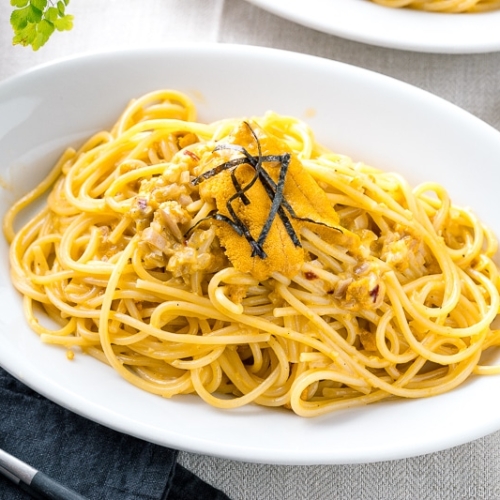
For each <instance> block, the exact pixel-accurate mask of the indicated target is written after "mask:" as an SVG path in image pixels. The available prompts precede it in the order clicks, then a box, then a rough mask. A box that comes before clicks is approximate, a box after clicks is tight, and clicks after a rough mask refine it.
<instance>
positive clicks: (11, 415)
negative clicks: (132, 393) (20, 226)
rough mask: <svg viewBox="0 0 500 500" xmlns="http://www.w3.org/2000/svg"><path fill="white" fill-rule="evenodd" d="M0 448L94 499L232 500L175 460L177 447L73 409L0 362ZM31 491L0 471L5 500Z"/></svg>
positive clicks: (25, 499) (24, 499) (21, 498)
mask: <svg viewBox="0 0 500 500" xmlns="http://www.w3.org/2000/svg"><path fill="white" fill-rule="evenodd" d="M0 448H2V449H3V450H4V451H6V452H7V453H10V454H11V455H13V456H15V457H17V458H19V459H21V460H23V461H24V462H26V463H28V464H29V465H31V466H32V467H34V468H36V469H38V470H40V471H42V472H44V473H45V474H46V475H48V476H50V477H52V478H53V479H55V480H57V481H59V482H60V483H62V484H64V485H65V486H68V487H69V488H71V489H73V490H75V491H77V492H78V493H80V494H81V495H83V496H85V497H87V498H88V499H89V500H94V499H95V500H196V499H203V500H228V497H227V496H226V495H225V494H224V493H222V492H221V491H220V490H217V489H216V488H213V487H212V486H210V485H209V484H207V483H206V482H204V481H202V480H201V479H200V478H198V477H197V476H195V475H194V474H193V473H191V472H190V471H188V470H187V469H185V468H184V467H182V466H181V465H179V464H177V455H178V451H176V450H172V449H169V448H165V447H162V446H158V445H154V444H151V443H147V442H145V441H142V440H140V439H136V438H133V437H130V436H127V435H125V434H121V433H119V432H116V431H113V430H111V429H108V428H106V427H103V426H102V425H99V424H96V423H94V422H91V421H90V420H87V419H85V418H83V417H80V416H78V415H75V414H74V413H72V412H70V411H68V410H66V409H64V408H62V407H60V406H58V405H56V404H55V403H53V402H51V401H49V400H48V399H46V398H44V397H43V396H40V395H39V394H37V393H36V392H34V391H32V390H31V389H29V388H28V387H26V386H25V385H23V384H22V383H21V382H19V381H18V380H16V379H14V378H13V377H12V376H10V375H9V374H8V373H7V372H5V371H4V370H3V369H1V368H0ZM30 498H31V497H30V496H29V495H28V494H27V493H24V492H23V491H22V490H20V489H19V488H18V487H17V486H15V485H14V484H13V483H11V482H10V481H9V480H8V479H6V478H4V477H3V476H0V499H1V500H29V499H30Z"/></svg>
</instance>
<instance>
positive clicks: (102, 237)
mask: <svg viewBox="0 0 500 500" xmlns="http://www.w3.org/2000/svg"><path fill="white" fill-rule="evenodd" d="M46 191H49V194H48V197H47V200H46V202H44V206H43V208H42V209H41V211H40V212H39V213H38V214H37V215H36V216H35V217H33V218H32V219H31V220H30V221H29V222H27V223H26V224H25V225H24V226H23V227H22V228H21V229H19V230H18V231H17V232H16V231H15V229H14V225H15V219H16V217H17V215H18V214H19V213H20V212H21V211H22V210H23V209H24V208H26V207H27V206H31V205H32V204H33V203H34V202H35V200H37V199H39V198H40V197H41V196H42V195H43V193H44V192H46ZM4 234H5V236H6V238H7V240H8V241H9V242H10V243H11V246H10V262H11V269H12V281H13V284H14V286H15V287H16V288H17V289H18V290H19V292H21V294H22V295H23V304H24V311H25V314H26V318H27V321H28V323H29V325H30V326H31V328H32V329H33V330H34V331H35V332H37V333H38V334H39V335H40V337H41V340H42V341H43V342H47V343H51V344H56V345H60V346H64V347H65V348H66V349H67V351H68V353H69V356H68V357H69V358H70V359H72V358H73V355H74V353H75V352H80V351H82V352H84V353H87V354H90V355H92V356H95V357H96V358H97V359H99V360H101V361H103V362H105V363H108V364H109V365H110V366H111V367H112V368H114V369H115V370H116V371H117V372H118V373H119V374H120V375H121V376H122V377H123V378H124V379H125V380H127V381H129V382H130V383H132V384H135V385H136V386H138V387H140V388H141V389H144V390H146V391H149V392H151V393H154V394H158V395H161V396H164V397H172V396H175V395H179V394H190V393H194V394H197V395H198V396H199V397H201V398H202V399H203V400H204V401H206V402H207V403H209V404H211V405H214V406H216V407H219V408H236V407H238V406H242V405H245V404H249V403H256V404H259V405H263V406H271V407H285V408H290V409H292V410H293V411H294V412H295V413H297V414H298V415H301V416H316V415H320V414H323V413H327V412H331V411H333V410H337V409H341V408H346V407H351V406H359V405H365V404H368V403H373V402H376V401H380V400H383V399H386V398H390V397H400V398H420V397H426V396H432V395H436V394H440V393H443V392H445V391H449V390H451V389H453V388H454V387H456V386H458V385H459V384H461V383H462V382H464V381H465V380H466V379H467V378H468V377H469V376H471V375H472V374H489V373H498V372H499V371H500V369H499V368H498V367H494V366H483V365H482V364H481V363H480V358H481V355H482V353H483V352H484V351H485V350H486V349H488V348H489V347H491V346H497V345H498V344H499V343H500V332H499V331H498V330H495V329H493V328H492V327H491V324H492V322H493V321H494V319H495V318H496V316H497V314H498V312H499V306H500V298H499V289H500V278H499V274H498V269H497V267H496V266H495V264H494V262H493V260H492V258H493V256H494V254H495V253H496V250H497V241H496V239H495V237H494V235H493V234H492V233H491V232H490V231H489V230H488V229H487V228H486V227H484V226H483V224H481V222H480V221H479V220H478V219H477V218H476V217H475V216H474V215H473V214H472V213H471V212H470V211H468V210H466V209H463V208H460V207H457V206H455V205H453V204H452V202H451V200H450V198H449V196H448V194H447V192H446V191H445V190H444V188H443V187H441V186H440V185H437V184H435V183H425V184H422V185H420V186H418V187H416V188H415V189H411V188H410V187H409V185H408V184H407V183H406V182H405V180H404V179H403V178H401V177H400V176H399V175H397V174H391V173H386V172H382V171H379V170H376V169H374V168H371V167H369V166H367V165H365V164H362V163H354V162H353V161H351V160H350V159H349V158H347V157H345V156H342V155H338V154H334V153H332V152H330V151H328V150H327V149H325V148H324V147H322V146H320V145H318V144H317V143H316V142H315V140H314V137H313V133H312V131H311V130H310V129H309V127H308V126H307V125H306V124H304V123H303V122H301V121H300V120H298V119H295V118H292V117H287V116H280V115H277V114H275V113H272V112H268V113H267V114H265V115H264V116H262V117H256V118H253V119H249V120H236V119H226V120H221V121H218V122H214V123H211V124H203V123H200V122H197V121H196V110H195V107H194V105H193V103H192V102H191V101H190V100H189V99H188V97H187V96H185V95H184V94H182V93H179V92H174V91H169V90H165V91H158V92H153V93H150V94H147V95H145V96H143V97H141V98H140V99H137V100H135V101H133V102H132V103H131V104H130V105H129V106H128V107H127V108H126V110H125V111H124V113H123V114H122V116H121V117H120V118H119V120H118V121H117V123H116V124H115V125H114V127H113V128H112V129H111V130H110V131H104V132H100V133H98V134H96V135H95V136H93V137H92V138H91V139H89V140H88V141H87V142H86V143H85V144H84V145H83V146H82V147H81V148H80V149H79V150H78V151H75V150H73V149H68V150H67V151H66V152H65V153H64V154H63V155H62V157H61V159H60V161H59V162H58V163H57V165H56V166H55V167H54V169H53V171H52V172H51V173H50V174H49V176H48V177H47V179H46V180H45V181H44V182H43V183H42V184H40V185H39V186H38V187H36V188H35V189H34V190H33V191H32V192H30V193H29V194H27V195H26V196H25V197H23V198H22V199H21V200H19V201H18V202H17V203H16V204H14V205H13V206H12V208H11V209H10V211H9V212H8V213H7V214H6V216H5V218H4ZM47 318H49V319H50V322H47ZM54 324H55V325H56V326H54Z"/></svg>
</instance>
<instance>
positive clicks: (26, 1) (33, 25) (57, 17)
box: [10, 0, 73, 50]
mask: <svg viewBox="0 0 500 500" xmlns="http://www.w3.org/2000/svg"><path fill="white" fill-rule="evenodd" d="M10 4H11V5H12V6H13V7H15V8H14V10H13V11H12V14H11V16H10V24H11V26H12V29H13V31H14V37H13V38H12V43H13V44H14V45H23V46H25V47H26V46H31V48H32V49H33V50H38V49H39V48H40V47H43V45H45V43H47V41H48V40H49V38H50V37H51V35H52V33H54V31H56V30H57V31H69V30H71V29H72V28H73V16H72V15H70V14H66V6H67V5H68V4H69V0H59V1H58V2H57V3H54V2H53V1H52V0H10Z"/></svg>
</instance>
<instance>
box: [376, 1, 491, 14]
mask: <svg viewBox="0 0 500 500" xmlns="http://www.w3.org/2000/svg"><path fill="white" fill-rule="evenodd" d="M371 1H372V2H375V3H377V4H379V5H383V6H385V7H394V8H400V7H410V8H412V9H417V10H425V11H429V12H449V13H460V12H462V13H463V12H488V11H492V10H497V9H500V0H371Z"/></svg>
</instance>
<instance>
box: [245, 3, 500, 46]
mask: <svg viewBox="0 0 500 500" xmlns="http://www.w3.org/2000/svg"><path fill="white" fill-rule="evenodd" d="M247 1H249V2H250V3H253V4H255V5H257V6H259V7H261V8H263V9H265V10H268V11H269V12H272V13H273V14H276V15H278V16H280V17H283V18H285V19H289V20H291V21H294V22H296V23H299V24H302V25H304V26H307V27H309V28H314V29H316V30H319V31H323V32H325V33H330V34H332V35H337V36H340V37H342V38H347V39H349V40H354V41H357V42H364V43H368V44H371V45H378V46H381V47H388V48H393V49H404V50H412V51H417V52H437V53H447V54H467V53H480V52H494V51H498V50H500V11H493V12H485V13H478V14H442V13H432V12H421V11H416V10H411V9H391V8H388V7H382V6H380V5H377V4H375V3H372V2H370V1H369V0H307V1H305V0H247Z"/></svg>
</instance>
